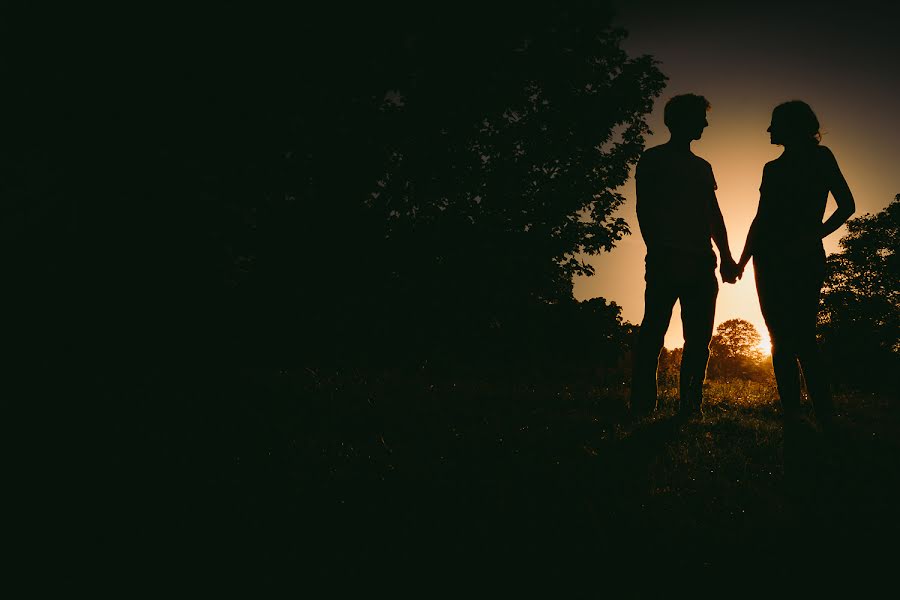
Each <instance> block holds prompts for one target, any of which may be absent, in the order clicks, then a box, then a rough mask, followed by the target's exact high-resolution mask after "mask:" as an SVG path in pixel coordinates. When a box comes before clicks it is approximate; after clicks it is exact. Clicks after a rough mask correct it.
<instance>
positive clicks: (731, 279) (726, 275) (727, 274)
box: [719, 256, 744, 283]
mask: <svg viewBox="0 0 900 600" xmlns="http://www.w3.org/2000/svg"><path fill="white" fill-rule="evenodd" d="M719 273H720V274H721V275H722V281H724V282H725V283H737V280H738V279H740V278H741V277H742V276H743V274H744V267H743V265H739V264H737V263H736V262H734V259H733V258H732V257H730V256H728V257H725V258H723V259H722V266H721V267H720V268H719Z"/></svg>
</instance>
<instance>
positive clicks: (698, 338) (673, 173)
mask: <svg viewBox="0 0 900 600" xmlns="http://www.w3.org/2000/svg"><path fill="white" fill-rule="evenodd" d="M709 108H710V105H709V102H708V101H707V100H706V98H704V97H703V96H697V95H694V94H684V95H681V96H675V97H674V98H672V99H671V100H669V102H668V103H667V104H666V108H665V123H666V127H668V128H669V132H670V133H671V138H670V139H669V141H668V142H666V143H665V144H662V145H660V146H656V147H654V148H648V149H647V150H645V151H644V154H643V155H642V156H641V160H640V162H639V163H638V166H637V172H636V174H635V179H636V181H637V216H638V223H639V225H640V229H641V235H642V236H643V238H644V243H645V244H646V245H647V258H646V275H645V280H646V282H647V288H646V292H645V294H644V319H643V321H642V322H641V331H640V335H639V337H638V344H637V351H636V353H635V357H634V364H633V370H632V383H631V410H632V412H633V414H635V415H636V416H643V415H646V414H648V413H650V412H652V411H653V410H654V409H655V408H656V399H657V388H656V369H657V363H658V359H659V352H660V350H662V347H663V340H664V338H665V335H666V331H667V330H668V328H669V321H670V320H671V318H672V308H673V307H674V306H675V301H676V300H680V301H681V321H682V324H683V331H684V353H683V354H682V360H681V379H680V383H679V396H680V404H679V414H681V415H682V416H690V415H692V414H694V413H698V412H699V411H700V406H701V403H702V400H703V380H704V378H705V377H706V363H707V361H708V360H709V342H710V339H711V338H712V331H713V318H714V316H715V309H716V296H717V295H718V292H719V284H718V281H717V280H716V255H715V254H714V253H713V249H712V244H711V243H710V238H712V239H713V240H714V241H715V243H716V246H718V248H719V254H720V256H721V257H722V270H721V272H722V279H723V281H728V282H729V283H734V282H735V280H736V277H737V265H736V264H735V262H734V259H733V258H732V256H731V251H730V250H729V248H728V234H727V232H726V231H725V222H724V220H723V219H722V212H721V211H720V210H719V202H718V200H717V199H716V180H715V178H714V177H713V172H712V167H710V165H709V163H708V162H706V161H705V160H703V159H702V158H700V157H699V156H697V155H695V154H694V153H693V152H691V142H692V141H694V140H699V139H700V137H701V136H702V135H703V129H704V128H705V127H706V126H707V125H709V123H708V122H707V120H706V113H707V111H708V110H709Z"/></svg>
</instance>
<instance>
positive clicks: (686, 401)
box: [678, 271, 719, 413]
mask: <svg viewBox="0 0 900 600" xmlns="http://www.w3.org/2000/svg"><path fill="white" fill-rule="evenodd" d="M718 294H719V282H718V281H717V280H716V275H715V271H711V272H709V273H708V274H705V275H703V276H701V277H699V278H697V280H695V281H690V282H686V284H685V286H684V289H683V291H682V294H681V323H682V327H683V331H684V353H683V354H682V357H681V379H680V381H679V385H678V389H679V396H680V407H679V412H682V413H691V412H697V411H699V410H700V405H701V403H702V401H703V380H704V379H705V378H706V363H707V362H709V342H710V340H711V339H712V331H713V321H714V319H715V315H716V296H718Z"/></svg>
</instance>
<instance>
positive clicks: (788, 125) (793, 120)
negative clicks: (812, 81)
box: [766, 100, 822, 146]
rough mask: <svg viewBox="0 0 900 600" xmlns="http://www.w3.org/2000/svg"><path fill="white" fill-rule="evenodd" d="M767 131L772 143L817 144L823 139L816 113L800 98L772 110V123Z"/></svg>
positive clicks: (783, 144) (786, 144)
mask: <svg viewBox="0 0 900 600" xmlns="http://www.w3.org/2000/svg"><path fill="white" fill-rule="evenodd" d="M766 131H768V132H769V133H770V134H771V141H772V143H773V144H778V145H780V146H795V145H798V144H810V145H815V144H818V143H819V142H820V141H821V139H822V134H821V133H819V119H817V118H816V113H814V112H813V110H812V108H810V107H809V104H807V103H806V102H802V101H800V100H791V101H790V102H784V103H782V104H779V105H778V106H776V107H775V110H773V111H772V124H771V125H769V128H768V129H767V130H766Z"/></svg>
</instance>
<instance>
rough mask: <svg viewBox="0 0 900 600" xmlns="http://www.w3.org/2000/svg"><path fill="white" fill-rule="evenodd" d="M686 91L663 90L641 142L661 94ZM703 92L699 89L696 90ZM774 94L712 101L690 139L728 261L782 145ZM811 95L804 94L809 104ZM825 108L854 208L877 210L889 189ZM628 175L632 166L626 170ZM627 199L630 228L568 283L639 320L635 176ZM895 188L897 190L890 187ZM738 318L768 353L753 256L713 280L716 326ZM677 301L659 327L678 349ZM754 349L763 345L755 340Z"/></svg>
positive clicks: (658, 121) (658, 133) (660, 133)
mask: <svg viewBox="0 0 900 600" xmlns="http://www.w3.org/2000/svg"><path fill="white" fill-rule="evenodd" d="M683 91H686V90H674V89H673V90H667V93H666V94H665V95H664V97H663V101H660V102H657V105H656V109H655V110H654V112H653V114H652V115H651V118H650V120H649V122H650V125H651V129H652V130H653V131H654V132H655V133H654V135H651V136H649V137H648V139H647V147H650V146H655V145H658V144H661V143H664V142H665V141H667V140H668V131H667V130H666V127H665V125H664V124H663V123H662V107H663V104H664V100H665V98H668V97H669V96H671V95H674V94H676V93H682V92H683ZM700 91H702V90H700ZM781 99H782V98H781V95H780V94H779V95H777V96H774V95H773V97H772V98H771V99H770V100H768V101H767V100H760V101H759V104H758V106H757V107H756V108H755V110H754V111H753V112H752V113H748V112H747V109H746V107H745V106H742V105H737V106H735V107H730V106H729V103H728V102H720V103H718V104H717V103H716V102H715V100H713V109H712V111H710V113H709V115H708V120H709V127H708V128H707V129H706V130H705V131H704V134H703V137H702V139H700V140H698V141H696V142H694V143H693V146H692V147H693V150H694V153H695V154H697V155H698V156H701V157H703V158H705V159H706V160H707V161H709V162H710V164H711V165H712V168H713V173H714V174H715V177H716V181H717V183H718V191H717V192H716V194H717V196H718V199H719V205H720V207H721V209H722V214H723V216H724V217H725V224H726V226H727V228H728V238H729V243H730V246H731V252H732V254H733V256H734V258H735V260H737V259H739V258H740V254H741V251H742V250H743V246H744V240H745V238H746V235H747V231H748V230H749V229H750V223H751V222H752V221H753V217H754V216H755V214H756V208H757V204H758V202H759V184H760V181H761V179H762V170H763V165H765V163H766V162H768V161H770V160H773V159H775V158H777V157H778V156H779V155H780V154H781V147H779V146H773V145H772V144H770V143H769V136H768V134H767V133H766V128H767V127H768V124H769V119H770V116H771V114H770V111H771V107H772V106H774V105H775V104H776V103H777V101H780V100H781ZM813 100H814V99H810V101H811V102H812V106H813V108H814V109H815V108H816V104H815V102H813ZM829 117H831V115H830V114H829V112H828V111H825V110H821V111H820V114H819V118H820V120H822V121H823V123H827V124H829V127H828V128H826V129H827V131H829V132H830V133H829V134H828V135H826V136H825V137H824V139H823V142H822V143H823V144H824V145H827V146H829V147H830V148H831V149H832V151H833V152H834V154H835V156H836V157H837V159H838V162H839V164H840V166H841V169H842V170H843V172H844V176H845V177H846V179H847V182H848V183H849V184H850V188H851V190H852V191H853V194H854V196H855V197H856V199H857V215H859V214H862V213H865V212H872V211H878V210H881V208H883V206H882V205H886V204H887V202H888V201H889V200H890V198H892V197H893V195H892V194H888V193H887V188H885V189H884V190H882V189H880V188H881V187H884V185H885V182H882V181H880V180H877V179H876V180H874V181H873V179H875V178H867V177H866V176H865V174H866V173H868V172H870V171H871V170H872V168H873V167H872V166H871V165H867V164H866V158H868V157H867V156H866V154H867V153H866V152H865V151H864V150H863V151H861V150H860V147H861V145H860V144H859V140H857V139H853V137H852V133H851V132H850V131H846V133H845V130H844V129H842V128H841V127H840V126H839V121H837V120H836V119H834V118H829ZM632 175H633V173H632ZM621 192H622V193H623V195H624V196H625V198H626V203H625V205H624V206H623V207H622V209H620V211H619V212H618V214H617V216H621V217H622V218H624V219H625V220H626V221H627V222H628V224H629V226H630V227H631V231H632V235H630V236H627V237H626V238H625V239H623V240H622V241H620V242H619V243H618V245H617V246H616V248H615V249H613V251H612V252H611V253H608V254H603V255H600V256H594V257H580V258H584V260H586V262H589V263H591V264H593V265H594V267H595V269H596V275H595V276H594V277H589V278H588V277H579V278H576V280H575V282H574V293H575V297H576V299H578V300H585V299H588V298H594V297H597V296H603V297H604V298H606V299H607V300H611V301H614V302H616V303H617V304H619V305H620V306H622V315H623V317H624V318H625V319H626V320H628V321H630V322H632V323H635V324H639V323H640V322H641V318H642V316H643V308H644V298H643V294H644V255H645V247H644V243H643V240H642V239H641V236H640V230H639V228H638V223H637V215H636V214H635V191H634V178H633V177H632V178H631V179H629V181H628V182H627V183H626V184H625V186H623V187H622V188H621ZM894 193H896V192H894ZM834 208H835V202H834V199H833V198H832V197H831V196H829V198H828V207H827V208H826V216H827V215H828V214H830V213H831V212H832V211H833V210H834ZM845 232H846V229H845V228H843V227H842V228H841V229H839V230H838V231H837V232H836V233H834V234H832V235H831V236H829V237H828V238H826V239H825V250H826V252H828V253H832V252H837V251H839V246H838V240H839V239H840V238H841V236H843V235H844V234H845ZM733 318H740V319H745V320H747V321H750V322H751V323H753V325H754V326H755V327H756V329H757V330H758V331H759V333H760V335H761V336H762V337H763V342H764V345H765V348H764V352H765V353H766V354H769V351H770V350H769V346H768V338H769V336H768V331H767V330H766V326H765V321H764V320H763V318H762V313H761V312H760V309H759V300H758V298H757V295H756V284H755V279H754V275H753V265H752V263H751V264H750V265H748V266H747V269H746V270H745V271H744V275H743V278H742V279H741V280H740V281H738V282H737V284H736V285H731V284H725V283H721V281H720V283H719V296H718V300H717V303H716V318H715V325H717V326H718V324H719V323H721V322H723V321H726V320H728V319H733ZM680 320H681V314H680V307H679V306H678V305H677V304H676V307H675V310H674V311H673V315H672V322H671V325H670V326H669V331H668V333H667V334H666V339H665V345H666V347H667V348H677V347H679V346H681V345H682V344H683V338H682V332H681V322H680ZM761 349H763V348H762V345H761Z"/></svg>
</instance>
